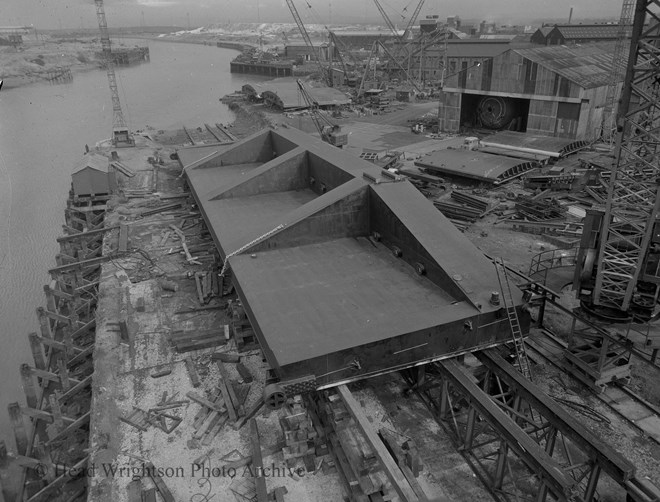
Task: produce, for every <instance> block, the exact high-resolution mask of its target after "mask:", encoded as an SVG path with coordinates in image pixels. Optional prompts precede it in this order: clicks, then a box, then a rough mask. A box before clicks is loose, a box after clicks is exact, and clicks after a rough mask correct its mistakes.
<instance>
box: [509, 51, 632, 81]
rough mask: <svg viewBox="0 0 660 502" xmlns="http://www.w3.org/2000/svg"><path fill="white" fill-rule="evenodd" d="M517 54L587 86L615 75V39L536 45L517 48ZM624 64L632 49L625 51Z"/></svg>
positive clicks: (607, 79)
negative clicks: (576, 44)
mask: <svg viewBox="0 0 660 502" xmlns="http://www.w3.org/2000/svg"><path fill="white" fill-rule="evenodd" d="M513 50H514V51H515V52H516V53H517V54H519V55H521V56H522V57H524V58H527V59H529V60H530V61H533V62H535V63H538V64H539V65H541V66H543V67H544V68H547V69H548V70H550V71H553V72H555V73H557V74H559V75H561V76H562V77H564V78H567V79H568V80H570V81H571V82H575V83H576V84H577V85H579V86H580V87H583V88H584V89H591V88H594V87H602V86H607V85H609V83H610V78H611V74H612V53H613V51H614V43H613V42H603V43H594V44H587V45H582V46H572V47H567V46H563V45H562V46H558V45H552V46H547V47H534V48H529V49H513ZM624 54H625V56H624V61H622V62H621V64H622V65H623V66H625V65H626V64H627V61H628V50H627V49H626V50H624Z"/></svg>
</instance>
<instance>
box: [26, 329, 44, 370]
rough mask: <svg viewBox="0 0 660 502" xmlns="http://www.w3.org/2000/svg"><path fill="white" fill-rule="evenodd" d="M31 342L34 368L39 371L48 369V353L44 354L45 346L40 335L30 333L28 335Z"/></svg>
mask: <svg viewBox="0 0 660 502" xmlns="http://www.w3.org/2000/svg"><path fill="white" fill-rule="evenodd" d="M28 339H29V340H30V349H31V350H32V359H34V367H35V368H37V369H38V370H45V369H46V353H45V352H44V346H43V344H42V343H41V340H40V339H39V335H37V334H36V333H30V334H29V335H28Z"/></svg>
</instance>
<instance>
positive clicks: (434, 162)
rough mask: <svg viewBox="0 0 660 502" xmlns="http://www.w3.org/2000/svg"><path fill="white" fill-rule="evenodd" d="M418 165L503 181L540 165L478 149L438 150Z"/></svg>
mask: <svg viewBox="0 0 660 502" xmlns="http://www.w3.org/2000/svg"><path fill="white" fill-rule="evenodd" d="M415 165H416V166H417V167H423V168H426V169H428V170H430V171H434V172H439V173H442V174H446V175H449V176H459V177H463V178H471V179H476V180H479V181H486V182H488V183H493V184H496V185H497V184H500V183H503V182H504V181H507V180H508V179H511V178H513V177H515V176H518V175H520V174H522V173H524V172H526V171H529V170H530V169H533V168H535V167H537V166H538V163H537V162H534V161H528V160H522V159H514V158H511V157H504V156H502V155H492V154H489V153H484V152H480V151H478V150H476V151H473V150H464V149H458V150H457V149H446V150H438V151H436V152H434V153H432V154H430V155H427V156H425V157H423V158H422V159H421V160H418V161H416V162H415Z"/></svg>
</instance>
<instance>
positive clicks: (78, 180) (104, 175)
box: [71, 153, 116, 196]
mask: <svg viewBox="0 0 660 502" xmlns="http://www.w3.org/2000/svg"><path fill="white" fill-rule="evenodd" d="M71 181H72V185H73V193H74V194H75V195H77V196H88V195H102V194H109V193H110V192H112V191H113V190H114V189H115V188H116V182H115V175H114V172H113V171H112V170H111V169H110V166H109V161H108V158H107V157H104V156H103V155H96V154H93V153H91V154H87V155H84V156H83V158H82V159H81V160H80V161H79V162H78V163H77V164H76V165H75V166H74V168H73V171H72V173H71Z"/></svg>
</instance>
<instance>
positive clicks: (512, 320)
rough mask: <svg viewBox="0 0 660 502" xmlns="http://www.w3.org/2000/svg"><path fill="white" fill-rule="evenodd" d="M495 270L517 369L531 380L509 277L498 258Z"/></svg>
mask: <svg viewBox="0 0 660 502" xmlns="http://www.w3.org/2000/svg"><path fill="white" fill-rule="evenodd" d="M495 270H497V280H498V282H499V283H500V290H501V291H502V302H503V303H504V310H505V311H506V315H507V317H508V318H509V326H511V335H512V337H513V346H514V347H515V351H516V360H517V361H518V369H519V370H520V373H522V375H523V376H524V377H525V378H527V379H528V380H530V381H531V380H532V369H531V366H530V364H529V358H528V357H527V351H526V350H525V339H524V337H523V333H522V329H521V328H520V321H519V320H518V312H517V311H516V306H515V302H514V301H513V295H512V294H511V284H510V283H509V276H508V275H507V273H506V266H505V265H504V260H503V259H502V258H500V260H499V262H498V261H496V262H495Z"/></svg>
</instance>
